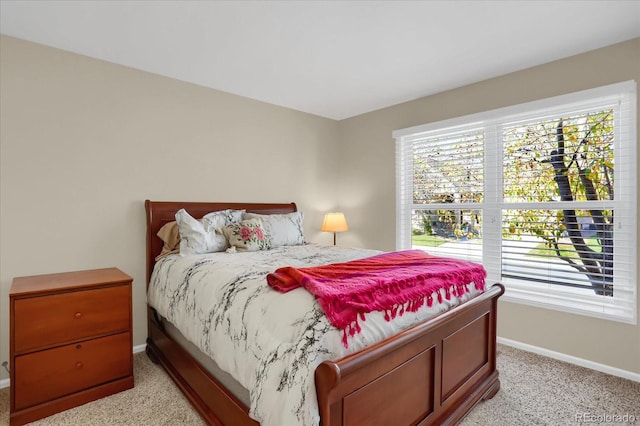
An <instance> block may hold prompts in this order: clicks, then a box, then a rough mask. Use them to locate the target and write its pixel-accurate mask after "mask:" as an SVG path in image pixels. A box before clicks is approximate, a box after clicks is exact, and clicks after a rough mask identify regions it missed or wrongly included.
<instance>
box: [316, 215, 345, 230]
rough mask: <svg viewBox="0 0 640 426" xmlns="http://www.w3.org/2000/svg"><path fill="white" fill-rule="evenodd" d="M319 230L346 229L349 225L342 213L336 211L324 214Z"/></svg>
mask: <svg viewBox="0 0 640 426" xmlns="http://www.w3.org/2000/svg"><path fill="white" fill-rule="evenodd" d="M321 230H322V231H323V232H343V231H348V230H349V225H347V219H345V217H344V213H340V212H336V213H327V214H325V215H324V221H323V222H322V229H321Z"/></svg>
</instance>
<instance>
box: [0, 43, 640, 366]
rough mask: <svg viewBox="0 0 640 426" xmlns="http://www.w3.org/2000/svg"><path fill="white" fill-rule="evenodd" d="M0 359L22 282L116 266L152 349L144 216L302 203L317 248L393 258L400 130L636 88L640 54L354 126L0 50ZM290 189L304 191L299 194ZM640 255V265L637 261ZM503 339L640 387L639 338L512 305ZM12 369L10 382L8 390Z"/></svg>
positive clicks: (57, 58) (78, 62) (592, 61)
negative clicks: (187, 205)
mask: <svg viewBox="0 0 640 426" xmlns="http://www.w3.org/2000/svg"><path fill="white" fill-rule="evenodd" d="M0 43H1V44H0V55H1V56H0V173H1V174H0V243H1V244H0V360H7V359H8V353H9V347H8V346H9V327H8V318H9V315H8V291H9V287H10V285H11V280H12V278H13V277H15V276H23V275H33V274H42V273H50V272H59V271H66V270H77V269H88V268H97V267H106V266H112V265H113V266H117V267H119V268H121V269H122V270H124V271H125V272H127V273H128V274H130V275H132V276H133V277H134V280H135V281H134V344H136V345H139V344H142V343H144V339H145V337H146V336H145V334H146V318H145V309H144V306H145V296H144V287H145V284H144V274H145V271H144V263H145V261H144V236H145V233H144V232H145V225H144V206H143V200H144V199H146V198H149V199H155V200H191V201H200V200H211V201H214V200H223V201H283V202H288V201H296V202H297V203H298V205H299V207H300V209H301V210H303V211H304V212H305V234H306V236H307V238H308V239H309V240H311V241H317V242H322V243H329V242H330V241H331V236H330V235H328V234H322V233H320V232H319V225H320V223H321V220H322V214H323V213H324V212H325V211H328V210H331V209H334V208H336V207H339V208H341V209H343V210H344V211H345V212H346V214H347V219H348V221H349V226H350V231H349V232H347V233H343V234H340V235H339V236H338V241H339V244H341V245H353V246H361V247H371V248H379V249H385V250H392V249H394V248H395V170H394V169H395V157H394V155H395V154H394V141H393V139H392V137H391V132H392V131H393V130H397V129H401V128H405V127H409V126H414V125H419V124H424V123H427V122H432V121H438V120H442V119H446V118H451V117H457V116H461V115H466V114H470V113H475V112H480V111H485V110H490V109H494V108H499V107H503V106H508V105H512V104H517V103H522V102H527V101H531V100H535V99H540V98H544V97H548V96H554V95H559V94H563V93H569V92H573V91H576V90H582V89H588V88H592V87H596V86H600V85H604V84H609V83H614V82H619V81H625V80H630V79H635V80H636V81H640V57H639V55H640V54H639V52H640V39H637V40H634V41H631V42H627V43H623V44H619V45H615V46H612V47H608V48H605V49H600V50H597V51H594V52H590V53H586V54H583V55H579V56H576V57H572V58H568V59H564V60H561V61H557V62H554V63H550V64H546V65H543V66H540V67H535V68H531V69H528V70H524V71H521V72H518V73H514V74H510V75H507V76H503V77H500V78H496V79H492V80H488V81H485V82H482V83H478V84H474V85H471V86H466V87H462V88H459V89H456V90H452V91H448V92H445V93H441V94H438V95H434V96H430V97H426V98H422V99H419V100H416V101H412V102H408V103H404V104H401V105H397V106H394V107H391V108H386V109H383V110H380V111H376V112H372V113H369V114H365V115H362V116H358V117H354V118H352V119H348V120H344V121H342V122H335V121H332V120H328V119H324V118H320V117H316V116H312V115H309V114H304V113H301V112H297V111H293V110H289V109H285V108H280V107H276V106H273V105H268V104H265V103H261V102H257V101H252V100H249V99H246V98H242V97H239V96H235V95H230V94H226V93H222V92H219V91H215V90H210V89H206V88H203V87H199V86H195V85H191V84H187V83H182V82H179V81H176V80H172V79H168V78H164V77H160V76H156V75H153V74H149V73H145V72H142V71H137V70H133V69H129V68H125V67H121V66H117V65H113V64H109V63H105V62H102V61H98V60H94V59H89V58H86V57H83V56H79V55H75V54H72V53H67V52H63V51H60V50H56V49H51V48H47V47H44V46H41V45H36V44H32V43H28V42H24V41H21V40H17V39H14V38H10V37H6V36H2V37H1V39H0ZM291 176H295V179H292V178H291ZM639 253H640V250H639ZM499 327H500V328H499V334H500V336H502V337H506V338H509V339H514V340H518V341H521V342H524V343H528V344H532V345H536V346H540V347H543V348H548V349H550V350H554V351H558V352H563V353H566V354H569V355H573V356H577V357H580V358H585V359H588V360H592V361H594V362H599V363H603V364H606V365H610V366H613V367H617V368H621V369H624V370H628V371H633V372H636V373H640V361H639V360H640V327H639V326H628V325H623V324H619V323H614V322H610V321H602V320H596V319H590V318H586V317H582V316H576V315H569V314H562V313H559V312H555V311H551V310H543V309H536V308H531V307H526V306H523V305H517V304H512V303H501V307H500V324H499ZM6 377H7V374H6V372H5V371H4V370H0V378H6Z"/></svg>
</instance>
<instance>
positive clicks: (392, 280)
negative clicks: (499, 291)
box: [267, 250, 487, 346]
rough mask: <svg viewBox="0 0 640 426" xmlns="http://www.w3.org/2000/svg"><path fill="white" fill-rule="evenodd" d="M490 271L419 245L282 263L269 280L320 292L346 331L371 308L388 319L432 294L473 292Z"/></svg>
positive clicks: (318, 295) (287, 288) (332, 317)
mask: <svg viewBox="0 0 640 426" xmlns="http://www.w3.org/2000/svg"><path fill="white" fill-rule="evenodd" d="M486 276H487V273H486V271H485V269H484V267H483V266H482V265H480V264H477V263H472V262H468V261H464V260H458V259H450V258H444V257H436V256H432V255H429V254H427V253H425V252H423V251H421V250H406V251H398V252H390V253H383V254H379V255H377V256H372V257H368V258H365V259H358V260H353V261H350V262H344V263H334V264H330V265H323V266H315V267H310V268H293V267H290V266H288V267H284V268H279V269H277V270H276V271H275V272H273V273H271V274H269V275H267V282H268V283H269V285H270V286H271V287H272V288H274V289H275V290H278V291H280V292H283V293H286V292H288V291H290V290H293V289H296V288H299V287H304V288H305V289H307V291H309V292H310V293H312V294H313V295H315V296H316V298H317V300H318V302H319V303H320V306H321V307H322V309H323V310H324V312H325V314H326V315H327V317H328V319H329V321H330V322H331V324H333V325H334V326H335V327H337V328H339V329H341V330H344V333H343V343H344V345H345V346H347V345H348V342H347V334H349V335H351V336H353V335H355V334H356V333H359V332H360V331H361V328H360V325H359V324H358V317H360V319H362V320H363V321H364V319H365V317H364V314H366V313H369V312H371V311H382V312H385V318H386V319H387V321H390V320H391V319H392V318H395V317H396V316H397V315H402V314H404V312H405V311H409V312H416V311H417V310H418V309H420V308H421V307H422V306H423V305H424V303H425V301H426V303H427V305H428V306H432V304H433V297H434V296H435V297H437V298H438V302H439V303H442V294H441V292H440V291H441V290H444V292H445V297H446V299H447V300H449V299H450V298H451V293H453V295H454V296H462V295H463V294H465V293H467V292H468V291H469V283H471V282H473V283H474V284H475V287H476V289H478V290H483V289H484V284H485V283H484V280H485V278H486Z"/></svg>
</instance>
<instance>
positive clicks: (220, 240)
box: [176, 209, 229, 256]
mask: <svg viewBox="0 0 640 426" xmlns="http://www.w3.org/2000/svg"><path fill="white" fill-rule="evenodd" d="M217 213H218V212H213V213H209V214H207V215H205V216H204V217H203V218H202V219H200V220H197V219H194V218H193V217H192V216H191V215H190V214H189V213H187V211H186V210H185V209H180V210H178V212H177V213H176V222H177V223H178V230H179V231H180V255H181V256H188V255H192V254H202V253H212V252H216V251H224V250H226V248H227V247H229V245H228V243H227V239H226V238H225V237H224V235H222V234H221V232H220V229H221V228H223V227H224V226H225V225H226V219H225V216H224V215H223V214H217Z"/></svg>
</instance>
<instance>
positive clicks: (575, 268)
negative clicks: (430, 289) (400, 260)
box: [393, 81, 637, 324]
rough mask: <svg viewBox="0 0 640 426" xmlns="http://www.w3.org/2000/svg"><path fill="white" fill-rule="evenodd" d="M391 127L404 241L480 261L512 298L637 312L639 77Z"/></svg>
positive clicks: (592, 311)
mask: <svg viewBox="0 0 640 426" xmlns="http://www.w3.org/2000/svg"><path fill="white" fill-rule="evenodd" d="M393 136H394V138H395V139H396V174H397V179H396V180H397V201H396V204H397V248H398V249H408V248H412V247H413V248H421V249H423V250H425V251H427V252H430V253H433V254H437V255H443V256H450V257H456V258H462V259H467V260H472V261H477V262H481V263H483V264H484V266H485V268H486V269H487V273H488V275H489V277H488V278H489V280H490V281H500V282H502V283H504V284H505V287H506V288H507V292H506V294H505V296H504V298H505V300H511V301H516V302H521V303H527V304H532V305H536V306H543V307H548V308H552V309H559V310H563V311H569V312H575V313H580V314H586V315H592V316H598V317H603V318H608V319H614V320H618V321H623V322H629V323H634V324H635V323H636V315H637V314H636V291H637V284H636V260H637V259H636V247H637V241H636V236H637V233H636V226H637V217H636V198H637V189H636V179H637V168H636V144H637V136H636V84H635V82H633V81H630V82H625V83H619V84H614V85H611V86H605V87H601V88H597V89H592V90H587V91H584V92H579V93H574V94H570V95H564V96H559V97H555V98H550V99H545V100H541V101H536V102H531V103H527V104H522V105H517V106H514V107H508V108H502V109H499V110H494V111H489V112H486V113H480V114H475V115H472V116H466V117H461V118H457V119H452V120H447V121H443V122H438V123H432V124H427V125H423V126H417V127H412V128H409V129H403V130H398V131H395V132H394V133H393Z"/></svg>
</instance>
